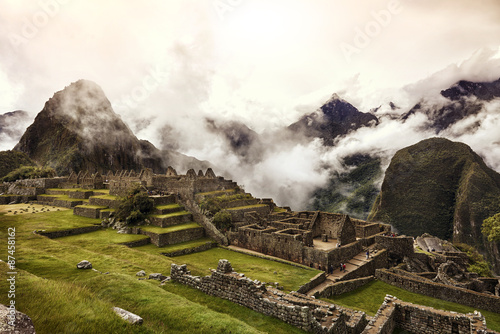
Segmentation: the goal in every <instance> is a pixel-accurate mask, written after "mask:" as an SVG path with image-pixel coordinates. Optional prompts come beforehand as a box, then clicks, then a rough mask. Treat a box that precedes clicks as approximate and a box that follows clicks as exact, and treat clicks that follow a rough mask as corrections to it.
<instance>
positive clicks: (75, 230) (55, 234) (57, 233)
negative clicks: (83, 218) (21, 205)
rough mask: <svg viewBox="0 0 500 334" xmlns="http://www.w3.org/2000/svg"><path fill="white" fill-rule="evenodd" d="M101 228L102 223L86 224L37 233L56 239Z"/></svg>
mask: <svg viewBox="0 0 500 334" xmlns="http://www.w3.org/2000/svg"><path fill="white" fill-rule="evenodd" d="M101 228H102V227H101V225H91V226H84V227H76V228H72V229H68V230H61V231H53V232H37V233H38V234H40V235H43V236H46V237H47V238H49V239H55V238H61V237H67V236H69V235H77V234H84V233H89V232H94V231H97V230H100V229H101Z"/></svg>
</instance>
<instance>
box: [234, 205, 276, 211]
mask: <svg viewBox="0 0 500 334" xmlns="http://www.w3.org/2000/svg"><path fill="white" fill-rule="evenodd" d="M263 206H267V205H265V204H255V205H246V206H237V207H235V208H227V209H226V210H228V211H233V210H244V209H251V208H260V207H263Z"/></svg>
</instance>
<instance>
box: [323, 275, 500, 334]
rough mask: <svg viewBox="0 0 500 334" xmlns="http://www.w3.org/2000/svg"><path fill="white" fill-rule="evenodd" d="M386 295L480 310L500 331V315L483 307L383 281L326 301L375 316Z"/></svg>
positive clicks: (455, 308) (436, 305)
mask: <svg viewBox="0 0 500 334" xmlns="http://www.w3.org/2000/svg"><path fill="white" fill-rule="evenodd" d="M386 294H389V295H392V296H395V297H397V298H398V299H401V300H403V301H405V302H410V303H414V304H420V305H425V306H430V307H433V308H436V309H441V310H447V311H454V312H459V313H470V312H474V310H478V311H480V312H481V313H482V314H483V315H484V316H485V318H486V324H487V325H488V328H490V329H493V330H495V331H500V314H497V313H493V312H489V311H485V310H481V309H479V307H480V306H481V305H478V308H472V307H469V306H464V305H460V304H456V303H452V302H447V301H444V300H441V299H437V298H432V297H427V296H423V295H420V294H418V293H413V292H409V291H406V290H404V289H401V288H398V287H395V286H392V285H390V284H387V283H384V282H381V281H372V282H370V283H368V284H366V285H365V286H362V287H361V288H359V289H356V290H354V291H352V292H349V293H344V294H342V295H339V296H335V297H333V298H329V299H325V300H326V301H329V302H332V303H335V304H338V305H342V306H346V307H350V308H353V309H356V310H361V311H364V312H366V313H368V314H369V315H375V313H377V310H378V308H379V307H380V305H381V304H382V302H383V301H384V297H385V295H386Z"/></svg>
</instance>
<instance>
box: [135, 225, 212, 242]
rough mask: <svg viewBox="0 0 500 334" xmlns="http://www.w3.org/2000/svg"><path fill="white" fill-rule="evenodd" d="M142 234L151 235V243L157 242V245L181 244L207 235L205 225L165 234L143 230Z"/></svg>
mask: <svg viewBox="0 0 500 334" xmlns="http://www.w3.org/2000/svg"><path fill="white" fill-rule="evenodd" d="M141 234H144V235H147V236H148V237H150V238H151V243H153V244H155V245H156V246H158V247H163V246H166V245H173V244H179V243H181V242H185V241H191V240H196V239H200V238H203V237H204V236H205V230H204V229H203V227H197V228H189V229H186V230H180V231H174V232H169V233H164V234H157V233H153V232H148V231H144V230H141Z"/></svg>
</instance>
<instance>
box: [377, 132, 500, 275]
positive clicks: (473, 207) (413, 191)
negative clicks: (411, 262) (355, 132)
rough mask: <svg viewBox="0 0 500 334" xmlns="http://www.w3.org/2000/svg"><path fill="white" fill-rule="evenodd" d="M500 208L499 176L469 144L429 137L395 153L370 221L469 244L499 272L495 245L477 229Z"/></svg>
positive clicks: (409, 232) (499, 265)
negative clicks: (482, 254) (484, 256)
mask: <svg viewBox="0 0 500 334" xmlns="http://www.w3.org/2000/svg"><path fill="white" fill-rule="evenodd" d="M499 207H500V174H498V173H496V172H495V171H493V170H492V169H490V168H489V167H487V166H486V164H485V163H484V161H483V160H482V159H481V157H479V156H478V155H477V154H476V153H474V152H473V151H472V150H471V148H470V147H468V146H467V145H465V144H462V143H456V142H452V141H449V140H447V139H442V138H432V139H427V140H424V141H421V142H419V143H417V144H415V145H413V146H410V147H407V148H404V149H402V150H400V151H398V152H397V153H396V154H395V155H394V157H393V158H392V160H391V163H390V165H389V167H388V168H387V171H386V173H385V178H384V181H383V183H382V189H381V193H380V194H379V196H378V197H377V200H376V202H375V204H374V206H373V209H372V211H371V213H370V216H369V217H368V219H369V220H372V221H384V222H386V223H389V224H391V225H393V226H394V227H395V228H396V229H397V230H398V231H399V232H400V233H403V234H407V235H412V236H418V235H420V234H422V233H424V232H428V233H430V234H432V235H435V236H437V237H439V238H441V239H452V240H453V241H454V242H463V243H467V244H469V245H472V246H474V247H476V248H478V249H479V250H480V251H481V252H482V253H485V254H486V256H487V258H488V259H489V260H490V261H491V262H492V263H493V264H494V267H495V268H494V270H495V271H496V272H498V271H499V269H500V259H499V258H498V257H496V256H495V254H498V248H499V245H498V243H490V242H488V241H487V240H486V238H484V237H483V235H482V233H481V225H482V223H483V220H484V219H485V218H488V217H490V216H492V215H493V214H495V213H497V212H498V210H499V209H498V208H499Z"/></svg>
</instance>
